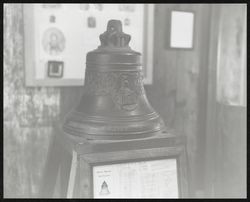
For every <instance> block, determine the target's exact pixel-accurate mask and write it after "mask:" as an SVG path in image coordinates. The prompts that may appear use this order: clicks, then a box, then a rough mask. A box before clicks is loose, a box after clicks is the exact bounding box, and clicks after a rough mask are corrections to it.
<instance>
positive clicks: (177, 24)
mask: <svg viewBox="0 0 250 202" xmlns="http://www.w3.org/2000/svg"><path fill="white" fill-rule="evenodd" d="M169 19H170V23H169V27H168V30H169V33H168V34H167V37H168V39H167V42H168V43H167V48H169V49H182V50H192V49H193V48H194V25H195V24H194V20H195V14H194V12H192V11H184V10H171V11H170V18H169Z"/></svg>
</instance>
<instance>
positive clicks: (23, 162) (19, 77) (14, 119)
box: [3, 4, 60, 198]
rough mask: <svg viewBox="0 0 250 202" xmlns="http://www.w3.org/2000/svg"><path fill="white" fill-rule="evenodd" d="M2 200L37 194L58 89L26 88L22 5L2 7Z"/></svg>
mask: <svg viewBox="0 0 250 202" xmlns="http://www.w3.org/2000/svg"><path fill="white" fill-rule="evenodd" d="M3 23H4V81H3V83H4V197H10V198H12V197H21V198H22V197H26V198H27V197H35V196H36V194H37V193H38V189H39V183H40V180H41V177H42V172H43V168H44V166H45V160H46V158H47V150H48V146H49V141H50V138H51V135H52V127H53V123H54V122H56V121H57V120H58V119H59V98H60V91H59V89H57V88H26V87H25V79H24V77H25V74H24V55H23V54H24V47H23V44H24V43H23V42H24V38H23V13H22V5H21V4H4V19H3Z"/></svg>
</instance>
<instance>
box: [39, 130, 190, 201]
mask: <svg viewBox="0 0 250 202" xmlns="http://www.w3.org/2000/svg"><path fill="white" fill-rule="evenodd" d="M56 134H57V135H55V138H54V140H53V142H52V144H51V147H50V151H49V154H48V159H47V164H46V168H45V173H44V177H43V182H42V186H41V190H40V197H43V198H44V197H45V198H50V197H53V193H54V190H55V185H56V181H57V176H58V173H60V175H59V176H60V183H59V184H60V191H59V192H60V194H59V197H61V198H93V187H92V183H93V179H92V178H93V175H92V166H93V165H95V164H103V165H105V164H107V163H110V162H113V163H115V162H123V161H130V160H131V161H135V160H139V159H140V160H148V159H152V158H171V157H174V158H176V159H177V172H178V186H179V194H180V197H181V198H183V197H184V198H186V197H188V178H187V176H188V174H187V158H186V148H185V138H184V137H183V136H174V135H172V134H170V133H161V134H159V135H157V136H154V137H150V138H144V139H134V140H125V141H124V140H123V141H121V140H119V141H108V140H102V141H101V140H83V139H80V138H77V137H72V136H68V135H66V134H64V133H63V132H61V133H56ZM59 171H60V172H59Z"/></svg>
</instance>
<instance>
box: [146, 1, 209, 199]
mask: <svg viewBox="0 0 250 202" xmlns="http://www.w3.org/2000/svg"><path fill="white" fill-rule="evenodd" d="M172 9H176V10H184V11H185V10H187V11H193V12H194V13H195V15H194V18H195V24H194V26H195V28H194V48H193V49H192V50H182V49H180V50H177V49H169V48H167V45H166V44H167V40H168V38H167V37H169V29H170V24H169V21H170V11H171V10H172ZM155 13H156V16H155V30H157V31H156V32H155V46H154V52H155V55H154V58H155V60H154V72H153V76H154V78H153V85H151V86H146V87H145V88H146V93H147V97H148V99H149V101H150V103H151V105H152V106H153V107H154V108H155V110H156V111H157V112H159V113H160V115H161V116H162V117H163V118H164V120H165V122H166V125H167V126H168V127H169V128H174V129H175V130H176V133H177V134H180V135H183V136H186V137H187V150H188V159H189V162H190V164H189V165H190V170H191V171H192V173H191V176H190V181H191V186H192V188H191V189H192V192H193V196H195V192H196V190H199V189H202V188H203V187H202V186H203V181H204V179H203V176H204V170H203V167H202V164H203V161H202V159H203V158H204V147H202V145H203V144H204V141H205V137H204V136H205V133H204V132H203V131H204V128H202V127H204V126H203V125H201V124H200V120H204V116H205V113H204V110H203V109H204V105H203V103H201V102H200V101H204V99H205V97H204V98H203V96H204V94H205V93H206V89H207V86H206V83H205V80H204V78H205V76H206V69H207V64H206V62H207V57H208V54H207V50H208V48H209V47H208V42H207V38H208V36H209V35H208V34H209V33H208V32H206V30H208V29H209V5H202V4H164V5H159V4H158V5H157V6H156V11H155ZM163 19H164V20H163ZM199 127H201V128H199ZM199 144H200V145H201V146H199Z"/></svg>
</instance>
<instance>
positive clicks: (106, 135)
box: [63, 20, 165, 140]
mask: <svg viewBox="0 0 250 202" xmlns="http://www.w3.org/2000/svg"><path fill="white" fill-rule="evenodd" d="M99 38H100V41H101V45H100V46H99V47H98V48H97V49H95V50H93V51H91V52H88V54H87V58H86V71H85V84H84V88H83V96H82V98H81V101H80V103H79V105H78V106H77V107H76V108H75V109H74V110H73V111H71V112H70V113H69V114H68V115H67V116H66V117H65V121H64V124H63V130H64V131H65V132H66V133H67V134H69V135H73V136H79V137H83V138H86V139H96V140H125V139H136V138H145V137H150V136H154V135H156V134H158V133H160V132H161V131H162V130H164V128H165V126H164V123H163V121H162V119H161V118H160V116H159V115H158V114H157V113H156V112H155V111H154V109H153V108H152V107H151V106H150V104H149V102H148V100H147V97H146V94H145V90H144V87H143V82H142V80H143V75H142V64H141V54H140V53H138V52H135V51H133V50H132V49H131V48H130V47H129V41H130V39H131V37H130V35H128V34H125V33H123V31H122V23H121V21H120V20H110V21H109V22H108V25H107V31H105V32H104V33H103V34H101V35H100V37H99Z"/></svg>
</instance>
